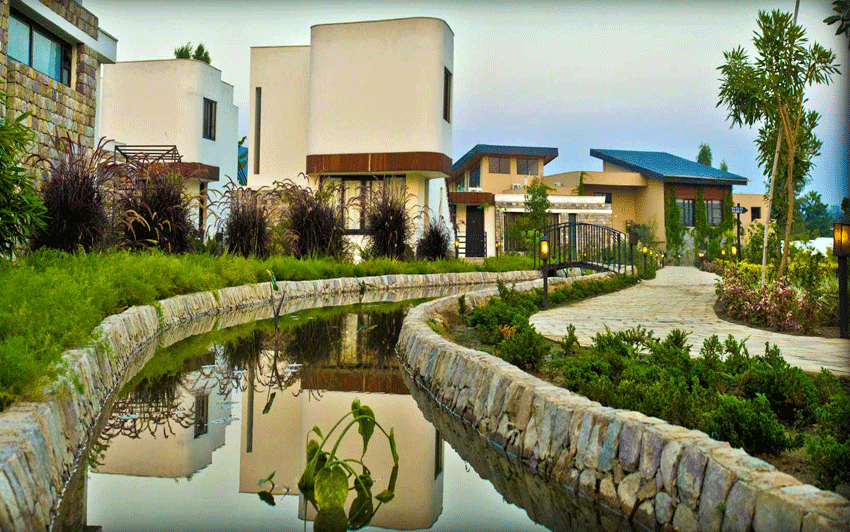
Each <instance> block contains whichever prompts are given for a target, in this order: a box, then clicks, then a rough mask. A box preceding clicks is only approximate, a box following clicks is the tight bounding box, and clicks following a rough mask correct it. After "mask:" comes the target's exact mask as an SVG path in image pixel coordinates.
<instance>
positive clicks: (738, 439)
mask: <svg viewBox="0 0 850 532" xmlns="http://www.w3.org/2000/svg"><path fill="white" fill-rule="evenodd" d="M703 428H704V430H705V432H706V433H707V434H708V435H709V436H711V437H712V438H714V439H716V440H720V441H728V442H729V444H730V445H732V446H733V447H739V448H743V449H746V450H747V452H749V453H753V454H762V453H770V454H778V453H780V452H782V451H784V450H785V449H787V448H789V447H790V446H791V442H790V440H789V438H788V435H787V434H786V433H785V429H784V428H783V427H782V425H781V424H780V423H779V421H777V419H776V416H775V415H774V414H773V412H772V411H771V409H770V405H769V404H768V402H767V399H765V396H764V395H762V394H757V395H756V397H755V399H739V398H737V397H735V396H734V395H722V396H720V397H719V398H718V401H717V406H716V408H715V409H714V410H711V411H709V412H707V413H706V415H705V421H704V427H703Z"/></svg>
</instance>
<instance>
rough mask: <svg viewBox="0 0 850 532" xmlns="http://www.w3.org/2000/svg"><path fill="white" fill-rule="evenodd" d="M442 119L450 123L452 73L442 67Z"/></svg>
mask: <svg viewBox="0 0 850 532" xmlns="http://www.w3.org/2000/svg"><path fill="white" fill-rule="evenodd" d="M443 120H445V121H446V122H448V123H450V124H451V123H452V73H451V72H449V69H448V68H444V69H443Z"/></svg>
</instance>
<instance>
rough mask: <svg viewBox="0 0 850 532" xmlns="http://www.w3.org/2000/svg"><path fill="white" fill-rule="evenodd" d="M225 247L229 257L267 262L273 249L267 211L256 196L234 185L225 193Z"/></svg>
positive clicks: (227, 187)
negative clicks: (252, 258) (233, 254)
mask: <svg viewBox="0 0 850 532" xmlns="http://www.w3.org/2000/svg"><path fill="white" fill-rule="evenodd" d="M223 199H224V205H225V212H224V243H225V245H226V246H227V252H228V253H236V254H239V255H242V256H243V257H246V258H247V257H250V256H254V257H258V258H261V259H265V258H266V257H268V256H269V252H270V248H271V229H270V228H269V217H268V213H267V212H266V209H265V207H262V206H260V204H259V201H258V200H259V198H258V195H257V193H256V192H254V191H251V190H250V189H242V188H239V187H237V186H236V185H235V184H234V183H233V182H232V181H231V182H230V183H229V184H227V185H225V190H224V197H223Z"/></svg>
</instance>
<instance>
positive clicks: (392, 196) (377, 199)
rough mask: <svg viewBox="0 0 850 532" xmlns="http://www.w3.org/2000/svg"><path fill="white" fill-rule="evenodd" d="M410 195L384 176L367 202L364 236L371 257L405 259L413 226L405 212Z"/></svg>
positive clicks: (403, 188) (401, 186) (398, 184)
mask: <svg viewBox="0 0 850 532" xmlns="http://www.w3.org/2000/svg"><path fill="white" fill-rule="evenodd" d="M409 199H410V194H409V193H408V192H407V189H406V188H405V186H404V185H403V184H400V183H394V182H393V181H392V180H390V179H385V180H383V181H381V182H380V183H379V184H377V186H376V187H373V189H372V194H371V196H369V199H368V201H367V203H366V207H365V210H366V235H367V238H368V240H369V243H370V245H369V249H370V251H371V253H372V256H375V257H388V258H392V259H396V260H400V259H403V258H404V255H405V251H406V249H407V241H408V240H409V239H410V237H411V234H412V230H413V226H412V221H411V219H410V215H409V214H408V212H407V203H408V200H409Z"/></svg>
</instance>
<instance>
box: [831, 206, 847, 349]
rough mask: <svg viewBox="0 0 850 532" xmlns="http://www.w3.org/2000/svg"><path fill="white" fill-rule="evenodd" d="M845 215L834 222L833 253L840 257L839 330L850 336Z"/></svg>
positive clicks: (843, 336) (842, 334)
mask: <svg viewBox="0 0 850 532" xmlns="http://www.w3.org/2000/svg"><path fill="white" fill-rule="evenodd" d="M847 222H848V220H847V218H846V217H845V218H844V219H843V220H839V221H837V222H835V223H834V224H832V254H833V255H835V257H836V258H837V259H838V332H839V336H841V337H842V338H850V301H848V299H850V298H848V296H847V256H848V255H850V223H847Z"/></svg>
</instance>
